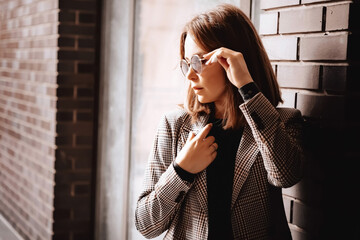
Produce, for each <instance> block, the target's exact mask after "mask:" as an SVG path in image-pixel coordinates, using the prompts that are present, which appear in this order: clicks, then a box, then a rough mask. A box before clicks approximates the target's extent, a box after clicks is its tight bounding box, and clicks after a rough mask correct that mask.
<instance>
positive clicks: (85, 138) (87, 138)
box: [76, 136, 93, 145]
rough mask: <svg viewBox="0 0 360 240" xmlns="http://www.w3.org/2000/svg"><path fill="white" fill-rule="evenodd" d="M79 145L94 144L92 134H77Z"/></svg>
mask: <svg viewBox="0 0 360 240" xmlns="http://www.w3.org/2000/svg"><path fill="white" fill-rule="evenodd" d="M76 144H77V145H91V144H93V138H92V136H76Z"/></svg>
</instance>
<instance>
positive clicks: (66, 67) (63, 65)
mask: <svg viewBox="0 0 360 240" xmlns="http://www.w3.org/2000/svg"><path fill="white" fill-rule="evenodd" d="M57 69H58V71H59V72H67V73H73V72H75V63H74V62H71V61H66V62H64V61H60V62H59V63H58V66H57Z"/></svg>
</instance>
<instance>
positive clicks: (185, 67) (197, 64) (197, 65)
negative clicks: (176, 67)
mask: <svg viewBox="0 0 360 240" xmlns="http://www.w3.org/2000/svg"><path fill="white" fill-rule="evenodd" d="M189 65H190V66H191V67H192V68H193V69H194V71H195V72H196V73H198V74H199V73H201V70H202V69H201V59H200V57H199V56H198V55H194V56H192V57H191V60H190V64H188V63H187V62H186V60H185V59H182V60H181V62H180V68H181V71H182V73H183V74H184V76H186V74H187V73H188V71H189Z"/></svg>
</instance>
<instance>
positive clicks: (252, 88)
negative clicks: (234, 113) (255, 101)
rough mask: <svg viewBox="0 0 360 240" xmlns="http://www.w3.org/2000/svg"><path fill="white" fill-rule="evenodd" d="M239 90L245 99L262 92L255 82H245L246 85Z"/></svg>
mask: <svg viewBox="0 0 360 240" xmlns="http://www.w3.org/2000/svg"><path fill="white" fill-rule="evenodd" d="M238 91H239V93H240V95H241V97H242V98H243V100H244V101H248V100H250V99H251V98H252V97H254V96H255V95H256V94H257V93H259V92H260V90H259V88H258V87H257V85H256V83H255V82H250V83H248V84H245V85H244V86H242V87H241V88H239V90H238Z"/></svg>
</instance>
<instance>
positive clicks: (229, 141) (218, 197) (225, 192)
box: [206, 119, 243, 240]
mask: <svg viewBox="0 0 360 240" xmlns="http://www.w3.org/2000/svg"><path fill="white" fill-rule="evenodd" d="M210 120H211V122H213V127H212V128H211V131H210V133H209V135H210V136H214V137H215V141H216V143H217V144H218V145H219V148H218V150H217V155H216V158H215V160H214V161H213V162H212V163H211V164H210V165H209V166H208V168H207V169H206V180H207V191H208V214H209V235H208V239H224V240H227V239H233V234H232V227H231V199H232V188H233V179H234V166H235V157H236V152H237V149H238V147H239V143H240V139H241V136H242V130H243V129H239V130H231V129H227V130H224V129H223V126H222V124H221V122H222V119H210Z"/></svg>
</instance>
